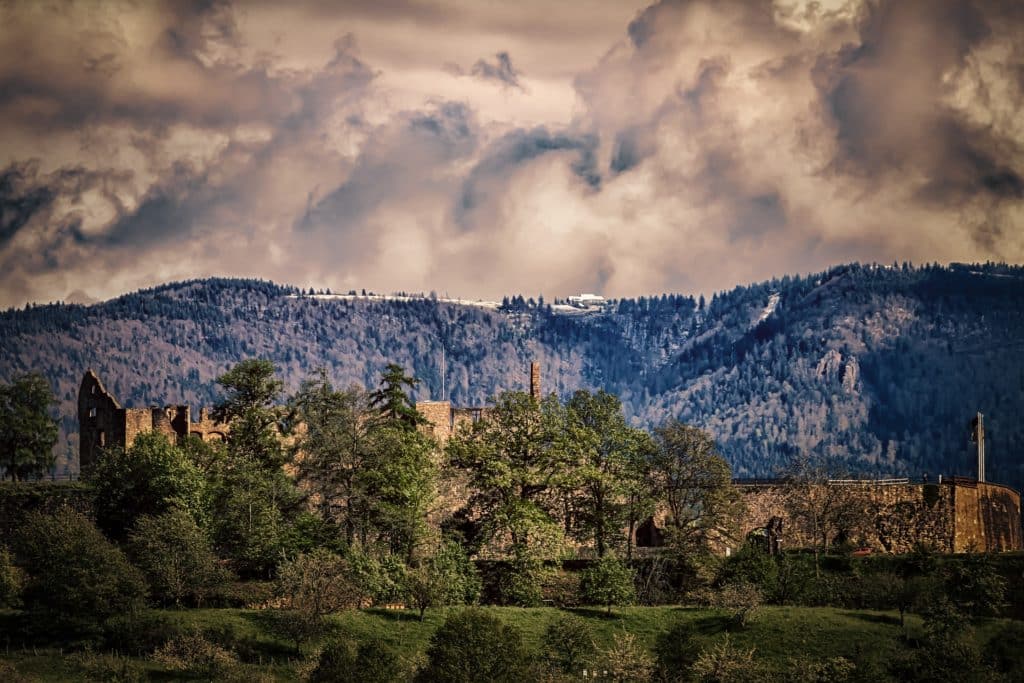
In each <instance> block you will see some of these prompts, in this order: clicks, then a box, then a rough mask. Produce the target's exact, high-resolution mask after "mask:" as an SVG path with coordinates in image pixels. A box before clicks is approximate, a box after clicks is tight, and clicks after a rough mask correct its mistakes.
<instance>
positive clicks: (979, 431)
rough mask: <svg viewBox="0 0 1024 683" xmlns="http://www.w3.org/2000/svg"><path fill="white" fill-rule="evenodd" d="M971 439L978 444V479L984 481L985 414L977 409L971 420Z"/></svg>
mask: <svg viewBox="0 0 1024 683" xmlns="http://www.w3.org/2000/svg"><path fill="white" fill-rule="evenodd" d="M971 441H973V442H974V443H976V444H978V481H981V482H983V481H985V416H984V415H982V414H981V412H980V411H979V412H978V414H977V415H976V416H975V417H974V419H973V420H971Z"/></svg>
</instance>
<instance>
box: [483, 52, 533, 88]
mask: <svg viewBox="0 0 1024 683" xmlns="http://www.w3.org/2000/svg"><path fill="white" fill-rule="evenodd" d="M470 73H471V74H472V75H473V76H476V77H477V78H480V79H482V80H485V81H497V82H499V83H501V84H502V85H503V86H505V87H507V88H517V89H519V90H522V89H523V86H522V84H521V83H520V82H519V72H517V71H516V69H515V67H514V66H512V58H511V57H509V56H508V53H507V52H499V53H498V54H496V55H494V63H493V64H492V63H490V62H488V61H486V60H484V59H480V60H477V62H476V64H474V65H473V68H472V70H471V71H470Z"/></svg>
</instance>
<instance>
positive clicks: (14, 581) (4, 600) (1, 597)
mask: <svg viewBox="0 0 1024 683" xmlns="http://www.w3.org/2000/svg"><path fill="white" fill-rule="evenodd" d="M24 581H25V577H24V576H23V575H22V571H21V569H19V568H18V567H17V566H15V564H14V556H13V555H11V552H10V551H9V550H8V549H7V548H6V547H4V546H0V607H17V606H19V605H20V604H21V587H22V584H23V583H24Z"/></svg>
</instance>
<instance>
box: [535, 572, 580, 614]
mask: <svg viewBox="0 0 1024 683" xmlns="http://www.w3.org/2000/svg"><path fill="white" fill-rule="evenodd" d="M541 595H542V601H543V603H544V604H545V605H552V606H553V607H560V608H566V607H578V606H579V604H580V573H579V572H574V571H566V570H564V569H561V570H557V571H553V572H551V573H549V574H548V575H547V576H545V577H544V584H543V585H542V586H541Z"/></svg>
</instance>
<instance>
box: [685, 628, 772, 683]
mask: <svg viewBox="0 0 1024 683" xmlns="http://www.w3.org/2000/svg"><path fill="white" fill-rule="evenodd" d="M758 669H759V667H758V666H757V664H756V663H755V662H754V650H753V649H750V650H744V649H742V648H739V647H736V646H735V645H733V643H732V640H731V639H730V637H729V634H726V635H725V637H724V638H722V640H720V641H718V643H716V644H715V645H713V646H711V647H709V648H707V649H705V650H702V651H701V653H700V655H699V656H698V657H697V661H696V662H694V664H693V678H694V680H696V681H700V682H701V683H746V682H747V681H754V680H759V679H760V678H762V676H760V675H759V673H760V672H759V671H758Z"/></svg>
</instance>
